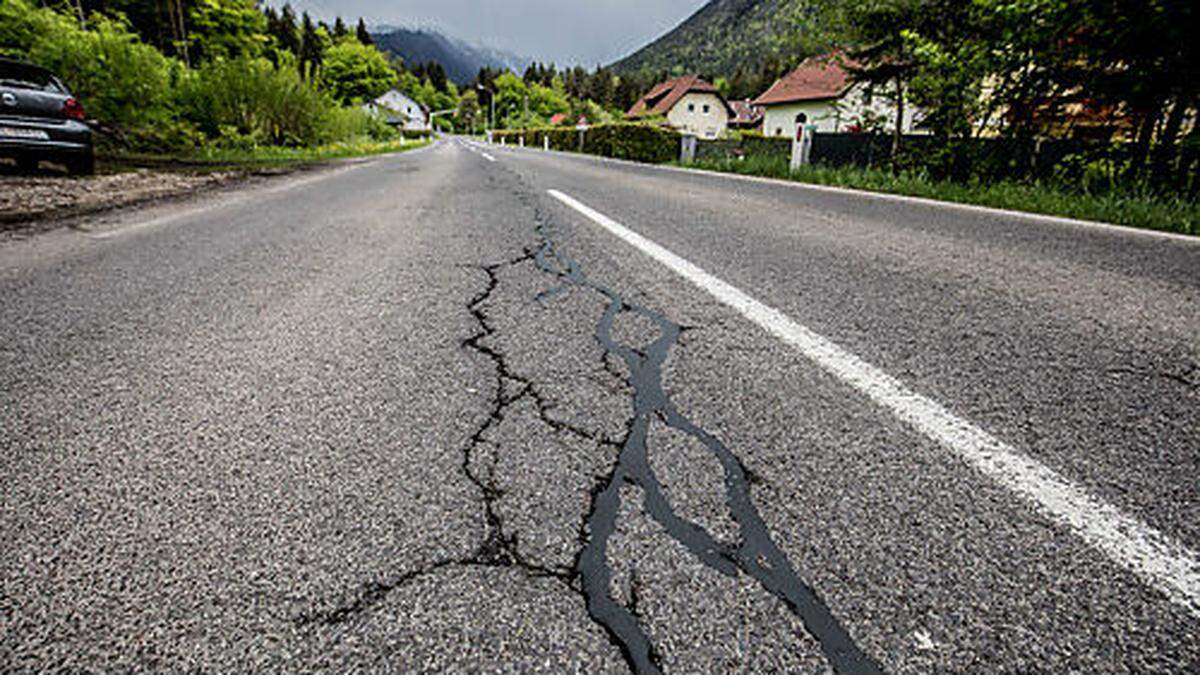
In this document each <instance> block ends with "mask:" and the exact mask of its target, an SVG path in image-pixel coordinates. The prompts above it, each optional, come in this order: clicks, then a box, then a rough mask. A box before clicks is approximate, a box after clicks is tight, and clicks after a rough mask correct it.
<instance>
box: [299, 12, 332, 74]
mask: <svg viewBox="0 0 1200 675" xmlns="http://www.w3.org/2000/svg"><path fill="white" fill-rule="evenodd" d="M328 43H329V38H328V35H327V34H326V33H325V31H324V30H322V29H320V28H318V27H317V26H316V24H314V23H313V20H312V17H310V16H309V15H308V12H305V13H304V16H303V18H302V19H301V21H300V51H299V53H298V54H297V56H299V57H300V59H299V63H298V65H299V66H300V74H301V75H303V76H305V77H307V78H313V77H315V75H316V73H317V71H318V69H320V67H321V59H322V57H323V56H324V54H325V49H326V48H327V47H328V46H329V44H328Z"/></svg>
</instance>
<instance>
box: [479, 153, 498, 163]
mask: <svg viewBox="0 0 1200 675" xmlns="http://www.w3.org/2000/svg"><path fill="white" fill-rule="evenodd" d="M479 154H481V155H483V158H484V159H486V160H487V161H489V162H494V161H496V158H495V157H492V156H491V155H489V154H487V153H486V152H481V153H479Z"/></svg>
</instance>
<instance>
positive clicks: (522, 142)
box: [517, 132, 525, 148]
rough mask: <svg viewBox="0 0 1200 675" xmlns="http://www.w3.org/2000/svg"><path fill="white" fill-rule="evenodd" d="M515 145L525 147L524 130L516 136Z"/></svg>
mask: <svg viewBox="0 0 1200 675" xmlns="http://www.w3.org/2000/svg"><path fill="white" fill-rule="evenodd" d="M517 145H519V146H521V147H522V148H523V147H525V133H524V132H522V133H521V135H520V136H518V137H517Z"/></svg>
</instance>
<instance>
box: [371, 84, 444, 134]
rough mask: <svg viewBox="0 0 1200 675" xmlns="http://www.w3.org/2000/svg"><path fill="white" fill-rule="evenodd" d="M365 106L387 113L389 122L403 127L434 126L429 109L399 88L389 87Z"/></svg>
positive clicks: (425, 128)
mask: <svg viewBox="0 0 1200 675" xmlns="http://www.w3.org/2000/svg"><path fill="white" fill-rule="evenodd" d="M365 107H366V108H367V109H368V110H370V111H371V112H378V113H382V114H384V115H387V116H388V123H389V124H394V125H396V126H398V127H401V128H403V129H411V130H413V131H425V130H428V129H432V128H433V127H432V126H431V123H430V121H429V109H428V108H426V107H425V106H423V105H421V104H420V103H417V102H416V101H414V100H413V99H412V98H410V97H409V96H408V95H407V94H405V93H404V92H402V91H399V90H398V89H389V90H388V91H387V93H385V94H384V95H383V96H380V97H379V98H377V99H375V100H374V101H372V102H370V103H368V104H367V105H366V106H365Z"/></svg>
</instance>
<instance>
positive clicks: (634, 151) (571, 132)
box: [492, 123, 680, 164]
mask: <svg viewBox="0 0 1200 675" xmlns="http://www.w3.org/2000/svg"><path fill="white" fill-rule="evenodd" d="M580 133H581V132H580V131H578V130H577V129H574V128H572V127H548V128H542V129H514V130H507V131H494V132H492V137H493V139H494V140H495V142H497V143H499V142H500V140H501V139H504V142H505V143H508V144H510V145H518V144H519V143H520V139H521V138H524V139H525V145H526V146H528V147H534V148H540V147H542V146H543V143H544V141H543V139H546V138H549V139H550V149H551V150H565V151H569V152H583V153H585V154H589V155H600V156H601V157H613V158H616V159H628V160H633V161H636V162H650V163H653V164H663V163H666V162H672V161H675V160H678V159H679V147H680V135H679V133H678V132H676V131H673V130H671V129H665V128H663V127H658V126H654V125H649V124H629V123H624V124H621V123H618V124H597V125H596V126H593V127H588V129H587V130H585V131H583V132H582V135H583V138H582V147H581V143H580V141H581V139H580Z"/></svg>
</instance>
